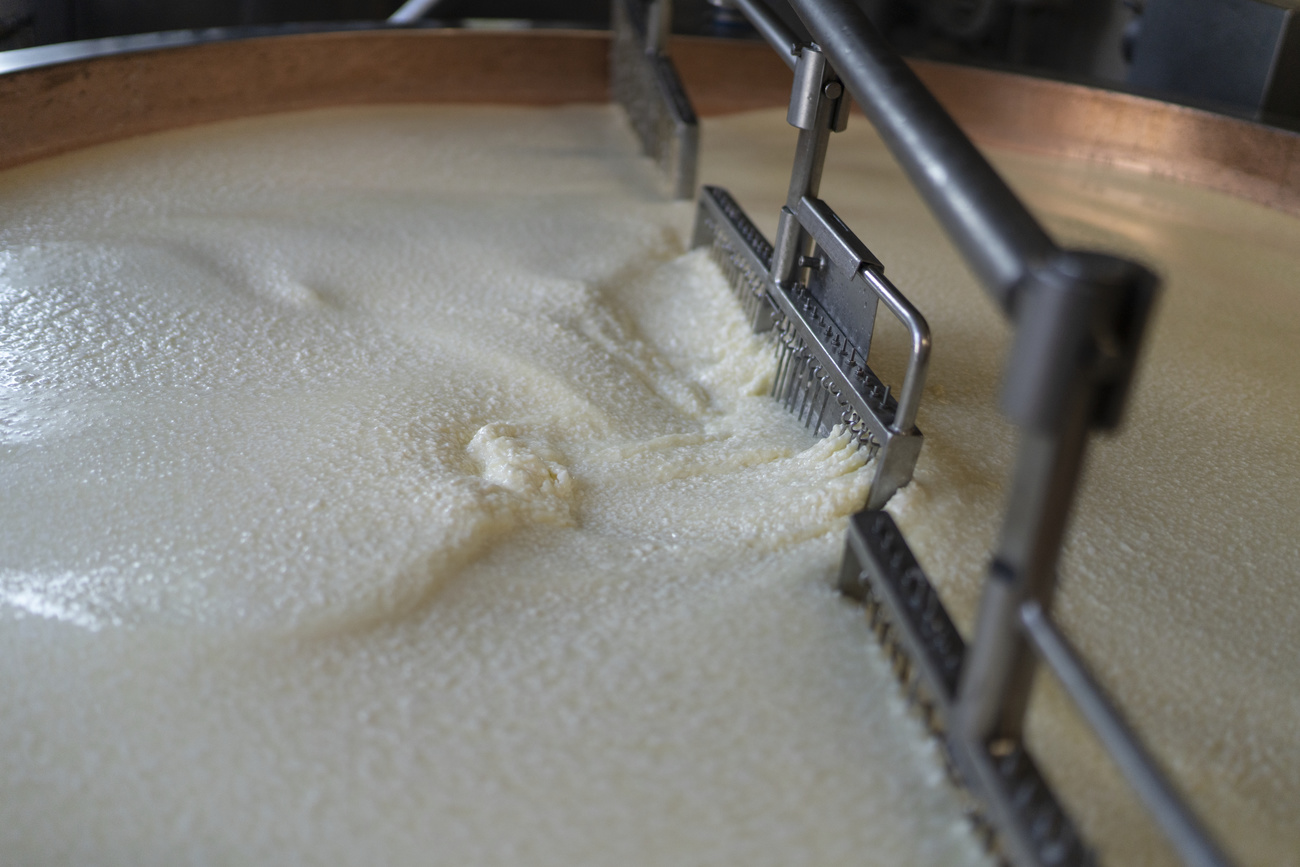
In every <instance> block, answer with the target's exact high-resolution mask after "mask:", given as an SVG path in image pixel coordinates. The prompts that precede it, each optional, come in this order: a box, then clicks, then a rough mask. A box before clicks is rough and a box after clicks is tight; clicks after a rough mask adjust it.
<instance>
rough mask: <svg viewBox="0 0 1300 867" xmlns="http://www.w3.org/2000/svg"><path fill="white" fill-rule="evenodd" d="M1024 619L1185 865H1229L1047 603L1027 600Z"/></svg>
mask: <svg viewBox="0 0 1300 867" xmlns="http://www.w3.org/2000/svg"><path fill="white" fill-rule="evenodd" d="M1020 622H1021V624H1022V625H1023V626H1024V630H1025V634H1026V635H1027V636H1028V637H1029V640H1030V641H1031V642H1032V643H1033V645H1034V648H1035V649H1036V650H1037V651H1038V653H1039V655H1040V656H1041V657H1042V658H1043V661H1044V662H1046V663H1047V667H1048V668H1050V669H1051V670H1052V672H1053V673H1054V674H1055V675H1056V678H1057V680H1059V681H1060V682H1061V686H1063V687H1065V691H1066V693H1067V694H1068V695H1069V696H1070V698H1072V699H1073V700H1074V703H1075V705H1076V706H1077V707H1078V708H1079V712H1080V713H1082V714H1083V717H1084V719H1086V720H1087V721H1088V724H1089V725H1091V726H1092V730H1093V731H1094V732H1095V733H1096V734H1097V737H1098V738H1099V739H1100V740H1101V742H1102V744H1103V745H1104V746H1105V747H1106V750H1107V751H1108V752H1109V753H1110V755H1111V758H1113V759H1114V760H1115V764H1116V765H1117V766H1118V767H1119V770H1120V773H1122V774H1123V775H1124V779H1126V780H1128V784H1129V785H1130V786H1132V787H1133V790H1134V791H1135V792H1137V794H1138V797H1139V798H1141V800H1142V803H1143V804H1144V805H1145V806H1146V808H1147V810H1148V811H1150V813H1151V817H1152V818H1153V819H1155V822H1156V824H1157V825H1159V826H1160V828H1161V829H1162V830H1163V831H1164V832H1165V836H1166V837H1168V838H1169V842H1170V843H1171V844H1172V845H1173V847H1174V850H1175V851H1176V852H1177V853H1178V857H1180V858H1182V859H1183V863H1184V864H1187V865H1189V867H1229V863H1230V862H1229V861H1228V858H1227V856H1225V855H1224V854H1223V852H1222V851H1221V850H1220V849H1219V846H1218V844H1217V843H1215V842H1214V840H1213V839H1212V838H1211V837H1210V835H1209V833H1208V832H1207V831H1206V830H1205V828H1204V826H1202V825H1201V822H1200V820H1199V819H1197V818H1196V816H1195V815H1194V814H1193V813H1192V811H1191V810H1189V809H1188V808H1187V805H1186V804H1184V803H1183V802H1182V800H1181V799H1180V798H1179V797H1178V793H1177V792H1175V791H1174V788H1173V786H1172V785H1171V784H1170V782H1169V780H1168V778H1167V777H1166V776H1165V774H1164V772H1163V771H1161V770H1160V766H1159V765H1158V764H1156V761H1155V759H1153V758H1152V757H1151V755H1150V754H1149V753H1148V752H1147V751H1146V748H1145V747H1144V746H1143V745H1142V741H1141V740H1140V739H1139V738H1138V736H1137V735H1136V734H1135V733H1134V732H1133V729H1132V727H1130V726H1129V724H1128V722H1127V721H1126V720H1125V719H1124V717H1123V715H1122V714H1121V713H1120V712H1119V709H1118V708H1116V707H1115V705H1114V704H1113V703H1112V702H1111V700H1110V698H1109V697H1108V696H1107V695H1106V692H1105V690H1103V689H1102V688H1101V686H1100V685H1099V684H1098V683H1097V681H1096V680H1095V679H1094V678H1093V676H1092V672H1090V671H1088V667H1087V666H1086V665H1085V664H1084V662H1083V660H1082V659H1081V658H1080V657H1079V653H1078V651H1076V650H1075V649H1074V648H1073V647H1072V646H1071V645H1070V642H1069V639H1067V638H1066V637H1065V636H1064V635H1062V634H1061V632H1060V630H1058V629H1057V628H1056V624H1054V623H1053V622H1052V620H1051V618H1050V617H1048V616H1047V612H1046V611H1045V610H1044V609H1043V606H1041V605H1039V604H1038V603H1037V602H1026V603H1025V604H1024V605H1022V606H1021V607H1020Z"/></svg>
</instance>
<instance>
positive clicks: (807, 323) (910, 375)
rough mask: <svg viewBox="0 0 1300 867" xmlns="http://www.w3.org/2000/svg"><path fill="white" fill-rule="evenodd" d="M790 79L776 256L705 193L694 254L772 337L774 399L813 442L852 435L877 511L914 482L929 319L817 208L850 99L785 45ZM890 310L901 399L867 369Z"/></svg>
mask: <svg viewBox="0 0 1300 867" xmlns="http://www.w3.org/2000/svg"><path fill="white" fill-rule="evenodd" d="M790 48H791V51H792V52H794V51H797V54H796V53H790V54H789V55H788V57H789V60H790V63H791V66H792V67H793V68H794V71H795V85H794V93H793V95H792V97H791V100H790V112H789V115H788V120H789V121H790V124H791V125H792V126H794V127H796V128H798V130H799V140H798V144H797V146H796V151H795V164H794V171H793V173H792V176H791V180H790V191H789V195H788V197H787V200H786V204H785V207H783V208H782V209H781V214H780V217H779V222H778V225H777V238H776V244H775V246H773V245H771V244H769V243H768V242H767V239H766V238H764V237H763V235H762V233H761V232H759V231H758V229H757V228H756V227H755V226H754V224H753V223H752V222H751V221H750V219H749V218H748V217H747V216H746V215H745V213H744V211H743V210H741V208H740V206H739V205H737V204H736V202H735V200H734V199H732V197H731V196H730V194H728V193H727V191H726V190H723V189H721V188H719V187H708V186H706V187H704V189H703V190H702V191H701V193H700V199H699V208H698V211H697V214H696V222H695V233H694V238H693V242H692V243H693V246H697V247H699V246H708V247H710V248H711V249H712V251H713V257H714V259H715V261H717V262H718V264H719V265H720V266H721V267H722V270H723V272H724V273H725V274H726V276H727V278H728V279H729V280H730V282H731V285H732V288H733V289H734V291H735V292H736V295H737V297H738V298H739V299H740V302H741V305H742V307H743V308H744V310H745V312H746V315H747V316H748V317H749V321H750V325H751V326H753V328H754V330H756V331H766V330H771V331H773V332H774V333H775V344H776V348H777V361H778V364H777V373H776V378H775V380H774V382H773V385H772V396H773V397H775V398H777V399H778V400H780V401H782V402H783V403H784V404H785V406H786V407H787V408H788V409H789V410H790V411H791V412H793V413H794V414H795V415H796V416H797V417H798V418H799V420H800V421H802V422H804V424H806V425H807V426H808V427H809V428H811V429H812V430H813V431H815V432H816V433H818V434H822V435H825V434H828V433H830V432H831V430H833V429H834V428H835V427H836V426H842V427H843V428H844V429H846V430H847V431H848V432H849V433H850V434H851V435H852V437H853V438H854V439H855V440H856V441H857V443H858V444H859V445H860V446H861V447H862V448H865V449H867V450H868V452H869V453H870V455H871V457H872V458H873V459H874V463H873V471H872V472H873V476H872V482H871V493H870V494H869V496H868V500H867V507H868V508H871V509H878V508H880V507H882V506H883V505H884V504H885V502H886V501H888V500H889V498H890V497H891V496H893V494H894V492H895V491H897V490H898V489H899V488H900V487H901V486H903V485H905V484H907V483H908V481H910V480H911V478H912V469H913V467H915V465H916V458H917V455H918V454H919V453H920V451H921V441H922V437H921V432H920V430H918V429H917V427H916V410H917V407H918V405H919V404H920V400H921V390H922V388H923V386H924V385H925V374H926V368H927V367H928V365H929V359H930V330H929V326H928V325H927V324H926V322H925V319H924V317H922V316H921V314H920V312H919V311H918V310H917V309H916V308H915V307H913V306H912V304H911V303H910V302H909V301H908V300H907V298H906V297H904V296H903V294H902V293H901V292H900V291H898V289H897V288H896V287H895V286H894V285H893V284H892V283H891V282H890V281H889V280H888V279H887V278H886V277H885V273H884V270H885V269H884V266H883V265H882V264H881V263H880V260H879V259H877V258H876V257H875V255H873V254H872V252H871V251H870V250H869V249H868V248H867V246H866V245H865V244H863V243H862V242H861V241H860V240H858V238H857V236H856V235H854V234H853V232H851V231H850V230H849V228H848V227H847V226H846V225H844V222H843V221H842V220H841V219H840V218H839V217H838V216H837V215H836V214H835V212H834V210H832V209H831V207H830V206H829V205H828V204H826V202H824V201H822V200H821V199H820V198H818V197H817V194H818V187H819V186H820V184H821V173H822V164H823V162H824V160H825V156H826V147H827V142H828V139H829V137H830V134H831V132H832V131H837V130H842V129H844V126H845V123H846V121H847V119H848V108H849V100H848V96H847V94H845V93H844V88H843V86H842V85H841V84H840V82H839V81H838V79H837V78H836V77H835V75H834V72H833V71H832V70H831V68H830V66H829V65H828V64H827V63H826V61H825V58H824V57H823V56H822V53H821V52H820V51H818V50H817V48H816V46H811V45H809V46H796V45H793V44H792V45H791V46H790ZM880 302H884V305H885V307H886V309H888V310H889V311H890V312H891V313H892V314H893V315H894V316H896V317H897V318H898V319H899V321H901V322H902V323H903V325H904V326H905V327H906V328H907V329H908V331H909V333H910V335H911V352H910V356H909V358H908V362H907V372H906V375H905V376H904V379H903V382H902V387H901V388H900V390H899V392H898V395H897V397H895V396H894V395H893V394H892V393H891V392H892V388H891V386H889V385H886V384H885V383H884V382H882V381H881V379H880V378H879V377H878V376H876V374H875V373H874V372H873V371H872V369H871V367H870V365H869V364H868V358H869V357H870V354H871V340H872V335H873V333H874V331H875V325H876V314H877V310H878V308H879V306H880Z"/></svg>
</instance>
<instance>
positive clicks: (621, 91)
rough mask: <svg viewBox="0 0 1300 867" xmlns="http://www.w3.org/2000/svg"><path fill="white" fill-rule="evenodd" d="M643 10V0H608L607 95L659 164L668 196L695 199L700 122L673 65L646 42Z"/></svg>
mask: <svg viewBox="0 0 1300 867" xmlns="http://www.w3.org/2000/svg"><path fill="white" fill-rule="evenodd" d="M659 2H660V3H664V2H665V0H659ZM648 11H649V10H648V9H647V5H646V4H645V3H644V2H642V0H613V3H612V5H611V8H610V19H611V20H610V29H611V31H612V38H611V42H610V76H609V77H610V91H611V93H612V95H613V97H614V100H615V101H616V102H618V103H620V104H621V105H622V106H623V108H624V109H625V110H626V111H627V116H628V119H629V120H630V121H631V123H632V128H633V129H634V130H635V131H636V134H637V137H638V138H640V140H641V148H642V150H643V151H644V152H645V153H647V154H649V155H650V157H652V158H653V159H654V160H655V162H657V163H658V164H659V167H660V169H661V170H662V171H663V173H664V175H665V177H666V178H667V184H668V188H669V192H670V194H671V195H672V196H673V197H674V198H677V199H689V198H690V197H691V196H693V195H695V168H696V162H697V160H698V151H699V139H700V130H699V123H698V121H697V120H696V117H695V110H694V109H693V108H692V107H691V101H690V99H689V98H687V96H686V90H685V89H684V88H683V87H682V82H681V79H679V78H678V77H677V70H676V68H674V67H673V63H672V61H671V60H669V59H668V58H667V57H666V56H664V54H663V53H662V52H660V51H658V50H656V49H655V48H654V47H653V46H652V45H651V44H650V42H649V35H650V34H649V33H648V32H647V27H648V22H647V18H648ZM658 12H659V14H661V15H662V14H670V13H667V12H666V10H665V9H660V10H658Z"/></svg>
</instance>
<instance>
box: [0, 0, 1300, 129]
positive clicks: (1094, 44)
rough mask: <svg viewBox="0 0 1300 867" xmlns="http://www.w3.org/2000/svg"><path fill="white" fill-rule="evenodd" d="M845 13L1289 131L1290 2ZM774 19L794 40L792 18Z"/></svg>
mask: <svg viewBox="0 0 1300 867" xmlns="http://www.w3.org/2000/svg"><path fill="white" fill-rule="evenodd" d="M857 2H858V3H859V4H860V5H861V6H862V8H863V9H864V10H865V11H866V12H867V14H868V15H869V16H870V17H871V19H872V20H873V21H874V22H875V24H876V26H877V27H878V28H879V29H880V30H881V31H882V32H884V33H885V35H886V36H887V37H888V38H889V39H890V41H891V42H893V44H894V46H895V47H896V48H897V49H898V50H900V51H901V52H903V53H904V54H907V55H911V56H915V57H926V58H930V59H935V60H945V61H950V62H956V63H970V64H977V65H984V66H991V67H995V68H1000V69H1009V70H1013V71H1020V72H1028V73H1031V74H1035V75H1045V76H1050V77H1055V78H1063V79H1067V80H1072V81H1079V82H1082V83H1086V84H1091V85H1095V86H1103V87H1110V88H1119V89H1124V90H1131V91H1136V92H1139V93H1143V94H1147V95H1151V96H1156V97H1159V98H1161V99H1166V100H1170V101H1175V102H1183V103H1187V104H1191V105H1196V106H1198V107H1201V108H1208V109H1211V110H1215V111H1220V112H1224V113H1228V114H1234V115H1237V116H1240V117H1246V118H1249V119H1252V120H1258V121H1262V122H1265V123H1270V124H1273V125H1278V126H1285V127H1291V128H1300V21H1298V20H1297V19H1298V18H1300V12H1298V11H1297V10H1298V9H1300V0H857ZM401 5H402V4H401V2H400V0H185V2H180V0H172V2H163V0H0V50H3V49H12V48H24V47H28V46H33V45H41V44H46V43H51V42H67V41H72V40H79V39H96V38H101V37H108V36H120V35H125V34H131V33H146V32H155V31H164V30H188V29H197V28H211V27H247V26H268V25H270V26H274V25H282V24H286V23H303V22H335V23H343V22H363V21H365V22H375V21H383V20H385V19H387V18H388V17H389V16H390V15H391V14H393V13H394V12H395V11H396V10H397V9H398V8H399V7H400V6H401ZM774 5H777V6H780V5H781V4H780V2H779V0H778V2H777V3H776V4H774ZM674 6H675V8H674V22H673V29H674V31H675V32H677V33H687V34H697V35H708V36H727V37H736V38H756V37H754V36H753V34H752V32H751V31H749V28H748V25H747V24H746V23H745V22H744V20H743V19H742V18H741V17H740V16H739V15H738V14H737V13H736V11H735V10H734V9H733V8H731V5H730V0H677V2H676V3H675V4H674ZM784 17H787V20H788V22H789V23H790V25H791V26H792V27H794V28H795V29H796V30H798V29H799V28H798V24H797V21H796V19H795V18H794V15H793V14H792V13H790V14H789V15H788V16H784ZM608 24H609V2H608V0H437V2H434V3H433V4H432V8H431V9H430V10H429V12H428V14H427V16H426V17H425V18H424V19H423V20H422V21H421V22H420V23H419V25H417V26H519V27H523V26H531V27H588V28H592V27H597V28H603V27H607V26H608Z"/></svg>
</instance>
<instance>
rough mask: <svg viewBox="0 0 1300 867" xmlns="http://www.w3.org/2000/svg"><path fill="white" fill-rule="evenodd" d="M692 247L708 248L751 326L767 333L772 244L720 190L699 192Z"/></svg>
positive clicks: (770, 322)
mask: <svg viewBox="0 0 1300 867" xmlns="http://www.w3.org/2000/svg"><path fill="white" fill-rule="evenodd" d="M691 246H692V247H708V248H709V252H710V254H711V255H712V257H713V261H714V262H716V263H717V265H718V267H719V268H721V269H722V273H723V275H724V276H725V277H726V278H727V282H728V283H730V284H731V289H732V291H733V292H735V293H736V298H737V299H738V300H739V301H740V306H741V308H742V309H743V310H744V311H745V318H746V319H748V320H749V325H750V327H751V328H753V329H754V330H755V331H767V330H769V329H770V328H771V327H772V306H771V305H770V304H769V303H768V301H767V272H768V271H769V270H770V269H771V267H772V245H771V244H769V243H768V242H767V239H766V238H764V237H763V233H762V232H760V231H759V230H758V228H757V227H756V226H755V225H754V224H753V223H752V222H750V219H749V217H748V216H746V215H745V212H744V211H743V210H741V208H740V205H738V204H736V200H735V199H733V198H732V197H731V195H730V194H729V193H728V192H727V191H726V190H724V189H722V188H721V187H710V186H706V187H704V188H703V189H702V190H700V203H699V209H698V211H697V213H696V218H695V232H694V235H693V237H692V240H691Z"/></svg>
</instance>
